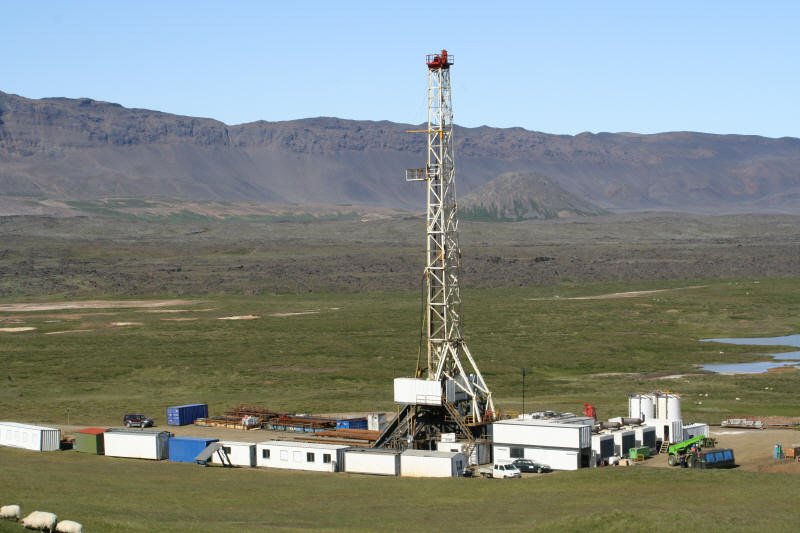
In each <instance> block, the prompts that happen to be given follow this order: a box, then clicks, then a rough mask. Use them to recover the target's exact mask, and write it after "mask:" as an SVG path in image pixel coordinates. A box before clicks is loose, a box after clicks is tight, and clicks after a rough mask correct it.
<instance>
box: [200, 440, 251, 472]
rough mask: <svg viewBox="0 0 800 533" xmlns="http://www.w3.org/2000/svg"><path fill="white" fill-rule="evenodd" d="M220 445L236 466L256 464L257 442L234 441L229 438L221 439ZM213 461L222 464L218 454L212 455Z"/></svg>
mask: <svg viewBox="0 0 800 533" xmlns="http://www.w3.org/2000/svg"><path fill="white" fill-rule="evenodd" d="M219 444H220V446H222V449H223V450H225V453H226V454H227V455H228V460H230V462H231V464H232V465H234V466H256V443H255V442H234V441H229V440H223V441H220V443H219ZM211 462H212V463H214V464H222V461H221V460H220V458H219V455H218V454H216V453H215V454H212V455H211Z"/></svg>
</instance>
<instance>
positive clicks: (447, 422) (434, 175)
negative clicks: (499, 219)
mask: <svg viewBox="0 0 800 533" xmlns="http://www.w3.org/2000/svg"><path fill="white" fill-rule="evenodd" d="M426 64H427V67H428V127H427V129H425V130H415V132H419V133H425V134H426V135H427V140H428V148H427V162H426V165H425V168H416V169H408V170H406V180H407V181H421V182H425V183H426V185H427V199H428V203H427V212H426V243H427V246H426V253H427V255H426V263H425V271H424V279H425V288H426V294H425V300H426V301H425V314H424V318H423V323H424V324H423V329H424V337H425V339H424V340H425V351H426V353H427V361H426V363H425V364H423V362H422V361H421V357H418V359H417V369H416V372H415V375H414V377H413V378H399V379H396V380H395V403H398V404H400V407H399V408H398V415H397V417H396V418H395V420H394V421H393V422H392V423H391V424H389V426H388V427H387V429H386V430H385V431H384V433H383V434H382V435H381V438H379V439H378V441H377V442H376V446H388V447H394V448H405V447H416V448H431V447H433V446H435V440H436V439H437V438H439V436H440V435H441V433H456V434H457V435H460V436H461V438H463V439H465V440H467V441H469V443H470V446H469V448H471V447H472V446H474V444H475V441H476V439H477V438H479V437H480V436H481V435H482V433H483V430H484V428H485V425H486V424H487V423H489V422H492V421H493V420H494V416H495V410H494V402H493V400H492V393H491V391H490V390H489V388H488V387H487V386H486V383H485V381H484V380H483V376H482V375H481V373H480V370H478V365H477V364H476V363H475V360H474V359H473V357H472V354H471V353H470V351H469V349H468V348H467V344H466V342H465V341H464V337H463V332H462V324H461V289H460V287H459V274H460V264H461V251H460V249H459V245H458V217H457V216H456V187H455V166H454V157H453V156H454V153H453V108H452V103H451V97H450V67H451V65H453V57H452V56H450V55H448V53H447V51H446V50H442V51H441V53H439V54H431V55H429V56H427V58H426ZM420 355H421V354H420Z"/></svg>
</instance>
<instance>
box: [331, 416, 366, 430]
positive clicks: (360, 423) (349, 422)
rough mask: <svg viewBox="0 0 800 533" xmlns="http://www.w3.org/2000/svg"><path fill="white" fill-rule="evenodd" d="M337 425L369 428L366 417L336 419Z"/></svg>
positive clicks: (348, 427) (349, 427)
mask: <svg viewBox="0 0 800 533" xmlns="http://www.w3.org/2000/svg"><path fill="white" fill-rule="evenodd" d="M336 427H337V428H342V429H367V419H366V418H349V419H342V420H337V421H336Z"/></svg>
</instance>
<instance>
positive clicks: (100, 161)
mask: <svg viewBox="0 0 800 533" xmlns="http://www.w3.org/2000/svg"><path fill="white" fill-rule="evenodd" d="M417 126H418V125H413V124H399V123H394V122H389V121H385V120H383V121H354V120H346V119H339V118H335V117H316V118H307V119H298V120H292V121H280V122H268V121H255V122H250V123H245V124H239V125H232V126H229V125H226V124H224V123H223V122H220V121H217V120H214V119H209V118H199V117H187V116H180V115H173V114H170V113H164V112H160V111H152V110H146V109H131V108H125V107H123V106H121V105H119V104H114V103H109V102H102V101H97V100H92V99H89V98H82V99H69V98H61V97H56V98H45V99H39V100H35V99H28V98H24V97H21V96H16V95H10V94H6V93H3V92H0V195H7V196H15V195H16V196H26V195H27V196H47V197H64V198H71V199H85V198H99V197H106V196H112V195H114V196H150V195H164V196H172V197H186V198H193V199H209V200H232V201H242V200H247V201H265V202H294V203H298V202H300V203H302V202H327V203H357V204H367V205H381V206H388V207H397V208H414V207H416V208H418V207H419V206H420V205H421V199H422V198H421V197H422V194H423V193H422V192H421V191H420V189H419V187H418V186H416V187H415V186H413V185H410V184H407V183H405V182H404V180H403V178H402V171H403V169H404V168H407V167H419V166H422V165H423V164H424V161H425V139H424V136H423V135H414V134H407V133H406V131H407V130H408V129H414V128H415V127H417ZM454 143H455V153H456V171H457V176H458V178H457V180H458V187H459V192H460V193H464V194H469V193H470V192H472V191H475V190H477V189H478V188H480V187H481V186H483V185H485V184H486V183H488V182H489V181H491V180H492V179H494V178H496V177H497V176H499V175H500V174H503V173H506V172H535V173H537V174H539V175H542V176H545V177H546V178H547V179H549V180H550V181H551V182H552V183H554V184H556V185H558V186H559V187H561V188H563V189H564V190H565V191H567V192H568V193H569V194H571V195H574V196H575V197H577V198H579V199H582V200H584V201H588V202H591V203H592V204H595V205H596V206H598V207H599V208H601V209H611V210H645V209H669V210H679V211H685V212H705V213H709V212H712V213H713V212H743V211H748V210H752V211H753V212H787V213H800V207H798V205H797V201H796V200H797V197H798V194H800V171H799V170H798V169H800V139H797V138H793V137H781V138H768V137H760V136H755V135H737V134H706V133H697V132H666V133H659V134H633V133H629V132H626V133H605V132H601V133H581V134H578V135H575V136H570V135H552V134H547V133H541V132H534V131H530V130H525V129H523V128H505V129H503V128H491V127H489V126H480V127H477V128H464V127H461V126H455V127H454Z"/></svg>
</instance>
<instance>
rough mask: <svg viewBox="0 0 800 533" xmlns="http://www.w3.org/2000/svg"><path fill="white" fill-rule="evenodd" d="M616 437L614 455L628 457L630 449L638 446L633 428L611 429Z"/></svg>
mask: <svg viewBox="0 0 800 533" xmlns="http://www.w3.org/2000/svg"><path fill="white" fill-rule="evenodd" d="M609 434H611V435H612V436H613V437H614V455H618V456H620V457H627V456H628V450H630V449H631V448H634V447H635V446H636V432H635V431H633V430H632V429H616V430H611V431H609Z"/></svg>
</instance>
